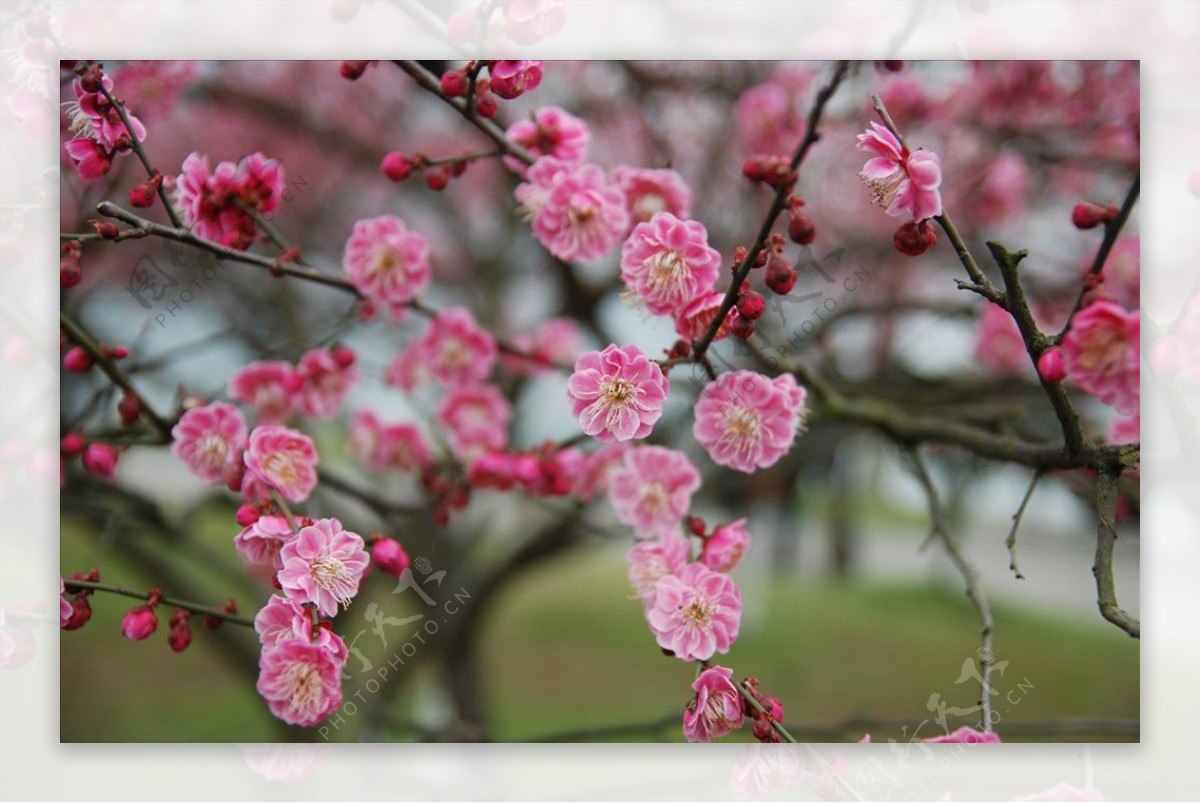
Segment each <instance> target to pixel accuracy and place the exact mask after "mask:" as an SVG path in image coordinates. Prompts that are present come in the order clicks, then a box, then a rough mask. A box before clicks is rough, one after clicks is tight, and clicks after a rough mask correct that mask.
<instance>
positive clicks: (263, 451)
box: [243, 425, 317, 502]
mask: <svg viewBox="0 0 1200 803" xmlns="http://www.w3.org/2000/svg"><path fill="white" fill-rule="evenodd" d="M245 461H246V468H247V469H249V470H248V471H247V479H251V480H257V481H259V482H262V483H263V484H265V485H266V486H268V487H270V488H274V489H275V490H276V491H279V493H280V494H281V495H282V496H283V498H284V499H286V500H287V501H289V502H303V501H304V500H305V499H307V498H308V495H309V494H310V493H312V490H313V488H315V487H317V449H316V447H315V446H314V445H313V442H312V439H311V438H309V437H308V436H307V435H305V434H304V433H302V432H297V431H296V430H294V429H289V428H288V427H281V426H275V425H270V426H265V427H255V429H254V431H253V432H251V433H250V446H249V448H248V449H246V453H245ZM244 491H245V488H243V492H244Z"/></svg>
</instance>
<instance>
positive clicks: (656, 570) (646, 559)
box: [626, 532, 688, 607]
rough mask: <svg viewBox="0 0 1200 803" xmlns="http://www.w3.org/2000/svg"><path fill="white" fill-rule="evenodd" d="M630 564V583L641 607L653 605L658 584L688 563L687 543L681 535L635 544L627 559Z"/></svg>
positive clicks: (670, 534)
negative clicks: (640, 601)
mask: <svg viewBox="0 0 1200 803" xmlns="http://www.w3.org/2000/svg"><path fill="white" fill-rule="evenodd" d="M626 560H628V561H629V583H630V584H631V585H632V586H633V590H634V591H636V592H637V595H638V597H640V598H641V600H642V605H644V606H646V607H650V606H652V605H653V604H654V595H655V590H656V589H657V586H658V581H659V580H660V579H661V578H663V577H665V576H666V575H668V574H674V573H676V572H678V571H679V570H681V569H682V568H683V567H684V566H685V565H686V564H687V562H688V541H687V539H686V538H684V537H683V536H682V535H680V534H679V533H678V532H672V533H668V534H666V535H664V536H663V537H662V538H660V539H657V540H652V541H642V542H640V543H638V544H635V545H634V547H633V549H631V550H629V554H628V555H627V556H626Z"/></svg>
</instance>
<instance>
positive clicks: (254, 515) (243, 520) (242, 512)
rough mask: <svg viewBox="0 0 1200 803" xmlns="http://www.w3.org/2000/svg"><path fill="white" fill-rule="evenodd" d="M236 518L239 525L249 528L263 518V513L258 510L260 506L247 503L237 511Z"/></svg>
mask: <svg viewBox="0 0 1200 803" xmlns="http://www.w3.org/2000/svg"><path fill="white" fill-rule="evenodd" d="M234 518H235V519H237V523H238V524H240V525H241V526H243V527H249V526H250V525H251V524H253V523H254V522H256V521H258V520H259V519H260V518H262V512H261V511H260V510H259V509H258V505H256V504H254V503H253V502H246V503H245V504H243V505H242V506H241V507H239V508H238V509H237V513H235V514H234Z"/></svg>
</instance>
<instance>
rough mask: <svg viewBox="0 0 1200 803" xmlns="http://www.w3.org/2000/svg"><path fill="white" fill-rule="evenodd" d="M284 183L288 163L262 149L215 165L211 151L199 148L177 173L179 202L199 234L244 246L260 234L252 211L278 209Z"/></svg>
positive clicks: (223, 243)
mask: <svg viewBox="0 0 1200 803" xmlns="http://www.w3.org/2000/svg"><path fill="white" fill-rule="evenodd" d="M283 189H284V175H283V166H282V165H280V163H279V160H278V159H270V158H268V157H267V156H266V155H264V154H263V153H261V152H255V153H252V154H250V155H249V156H245V157H243V158H242V159H240V160H239V161H238V162H237V163H234V162H218V163H217V166H216V167H215V168H214V167H211V166H210V165H209V161H208V156H206V155H204V154H201V153H197V152H193V153H192V154H190V155H189V156H188V157H187V158H186V159H184V160H183V167H182V172H181V173H180V174H179V175H178V176H177V177H176V178H175V204H176V205H177V206H178V208H179V210H180V212H181V213H182V215H183V222H184V223H185V224H186V225H187V226H188V228H189V229H191V231H192V233H193V234H195V235H196V236H197V237H202V238H204V239H206V240H211V241H213V242H216V243H220V244H221V245H224V246H227V247H229V248H236V249H238V250H243V251H244V250H245V249H247V248H249V247H250V246H251V245H253V244H254V242H255V241H256V239H257V238H258V224H257V222H256V221H255V217H254V214H252V212H255V213H259V214H266V215H269V214H272V213H274V212H275V210H276V209H278V208H279V204H280V202H281V201H282V200H283Z"/></svg>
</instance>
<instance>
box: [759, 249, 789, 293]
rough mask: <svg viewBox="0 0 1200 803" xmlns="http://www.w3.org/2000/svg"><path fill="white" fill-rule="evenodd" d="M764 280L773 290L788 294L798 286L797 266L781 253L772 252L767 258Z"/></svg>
mask: <svg viewBox="0 0 1200 803" xmlns="http://www.w3.org/2000/svg"><path fill="white" fill-rule="evenodd" d="M764 281H765V282H766V284H767V287H769V288H771V290H772V291H773V292H775V293H777V294H779V295H781V296H786V295H787V294H788V293H790V292H792V288H793V287H795V286H796V268H795V267H793V266H792V264H791V263H790V262H788V261H787V260H786V259H784V258H783V257H782V256H780V255H779V254H776V253H772V254H771V255H770V257H769V258H768V259H767V274H766V276H765V278H764Z"/></svg>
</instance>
